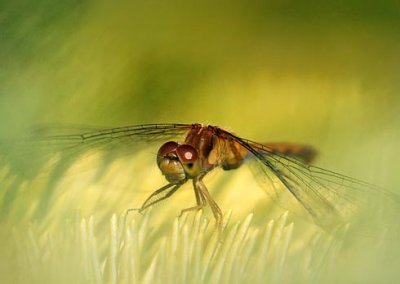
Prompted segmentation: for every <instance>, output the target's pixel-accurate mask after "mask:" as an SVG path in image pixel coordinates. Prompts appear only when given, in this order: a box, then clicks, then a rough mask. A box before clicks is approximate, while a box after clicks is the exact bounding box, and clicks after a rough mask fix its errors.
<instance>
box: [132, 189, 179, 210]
mask: <svg viewBox="0 0 400 284" xmlns="http://www.w3.org/2000/svg"><path fill="white" fill-rule="evenodd" d="M181 185H182V184H173V183H169V184H167V185H165V186H163V187H161V188H160V189H157V190H156V191H154V192H153V193H152V194H151V195H150V196H149V197H147V199H146V200H145V202H143V205H142V206H141V207H140V208H131V209H128V210H127V211H126V215H127V214H128V213H129V212H130V211H139V213H141V212H142V211H143V210H145V209H146V208H148V207H150V206H151V205H154V204H156V203H158V202H160V201H162V200H164V199H167V198H168V197H170V196H171V195H172V194H174V193H175V191H177V190H178V188H179V187H181ZM170 187H173V188H172V189H170V191H169V192H168V193H167V194H165V195H164V196H162V197H160V198H158V199H156V200H153V201H151V200H152V199H154V197H157V196H158V195H160V194H161V193H163V192H164V191H165V190H167V189H169V188H170Z"/></svg>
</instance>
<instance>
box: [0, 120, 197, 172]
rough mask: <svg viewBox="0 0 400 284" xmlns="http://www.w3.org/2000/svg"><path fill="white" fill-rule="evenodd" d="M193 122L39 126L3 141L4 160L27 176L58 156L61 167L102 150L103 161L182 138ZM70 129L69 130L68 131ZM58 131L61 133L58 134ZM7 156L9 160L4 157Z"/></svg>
mask: <svg viewBox="0 0 400 284" xmlns="http://www.w3.org/2000/svg"><path fill="white" fill-rule="evenodd" d="M191 127H192V124H146V125H134V126H127V127H117V128H103V129H94V128H91V129H88V128H85V129H82V130H79V129H78V128H76V127H74V128H73V131H75V132H72V133H71V134H65V131H66V130H65V128H62V129H58V130H54V129H46V128H44V129H41V130H40V131H35V132H34V133H33V135H31V136H29V137H28V138H24V139H19V140H16V141H12V142H10V141H8V142H3V143H2V144H1V145H0V146H1V148H2V150H3V151H2V152H3V155H2V158H3V160H8V161H9V162H10V164H11V166H14V168H19V169H21V170H22V171H24V173H28V172H29V174H28V175H29V176H35V175H36V174H37V171H39V170H40V169H41V166H42V165H43V164H45V163H47V162H48V160H49V159H51V158H52V157H54V155H55V154H57V155H58V156H61V158H59V159H58V160H57V161H56V163H57V164H60V160H62V164H63V165H64V168H67V167H68V165H70V164H72V163H73V162H74V161H75V160H76V159H77V158H78V157H79V158H81V157H82V156H84V155H91V154H92V153H96V152H97V153H98V152H99V151H101V152H102V154H103V156H104V160H105V162H110V160H112V159H115V158H116V157H119V156H121V155H126V154H128V153H134V152H136V151H137V150H139V149H140V148H141V147H143V146H149V144H151V143H152V142H159V141H167V140H168V139H171V140H172V139H181V138H182V136H183V135H184V134H185V133H186V132H187V131H188V130H189V129H190V128H191ZM69 131H71V129H70V130H69ZM57 132H58V133H60V134H57ZM7 158H8V159H7Z"/></svg>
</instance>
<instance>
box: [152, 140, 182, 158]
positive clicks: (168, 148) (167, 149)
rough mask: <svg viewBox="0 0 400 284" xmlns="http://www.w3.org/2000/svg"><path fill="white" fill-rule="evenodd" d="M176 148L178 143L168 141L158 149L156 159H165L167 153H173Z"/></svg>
mask: <svg viewBox="0 0 400 284" xmlns="http://www.w3.org/2000/svg"><path fill="white" fill-rule="evenodd" d="M178 146H179V145H178V143H176V142H174V141H169V142H167V143H165V144H163V145H162V146H161V147H160V149H159V150H158V154H157V155H158V157H165V156H166V155H168V154H169V153H171V152H174V151H175V150H176V148H178Z"/></svg>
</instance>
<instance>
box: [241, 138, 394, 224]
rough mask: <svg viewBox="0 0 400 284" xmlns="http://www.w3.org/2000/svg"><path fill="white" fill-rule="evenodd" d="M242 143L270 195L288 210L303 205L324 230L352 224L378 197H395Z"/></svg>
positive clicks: (368, 185) (273, 152)
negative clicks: (358, 214) (351, 220)
mask: <svg viewBox="0 0 400 284" xmlns="http://www.w3.org/2000/svg"><path fill="white" fill-rule="evenodd" d="M240 143H241V144H242V146H244V147H245V148H247V150H249V152H250V153H251V154H252V156H253V159H254V160H255V161H254V162H255V165H256V167H255V168H256V173H257V178H258V180H259V181H260V183H261V184H262V186H263V187H264V188H265V189H266V190H267V192H269V193H270V196H271V197H272V198H273V199H274V200H277V201H278V203H279V204H280V205H282V206H283V207H285V208H288V207H291V206H292V205H293V203H295V204H297V205H299V204H300V205H301V206H302V207H303V208H304V209H305V210H306V211H307V212H308V213H309V215H311V217H312V218H313V219H314V221H315V223H317V224H318V225H319V226H321V227H323V228H333V227H335V226H336V225H339V224H343V223H344V222H347V221H349V219H350V217H351V216H354V214H355V213H357V212H358V211H359V210H360V209H361V208H366V205H367V204H369V201H370V200H371V199H374V198H375V197H377V196H383V195H387V197H389V198H392V197H393V196H390V195H391V193H388V192H385V191H381V190H380V188H378V187H376V186H374V185H372V184H369V183H366V182H363V181H361V180H357V179H353V178H350V177H348V176H345V175H341V174H338V173H335V172H332V171H329V170H325V169H322V168H319V167H316V166H312V165H307V164H304V163H303V162H302V161H301V160H299V159H296V158H293V157H290V156H285V155H283V154H281V153H279V152H276V151H270V150H269V149H268V148H267V147H264V146H263V145H261V144H258V143H254V142H250V141H247V140H241V142H240ZM288 209H290V208H288Z"/></svg>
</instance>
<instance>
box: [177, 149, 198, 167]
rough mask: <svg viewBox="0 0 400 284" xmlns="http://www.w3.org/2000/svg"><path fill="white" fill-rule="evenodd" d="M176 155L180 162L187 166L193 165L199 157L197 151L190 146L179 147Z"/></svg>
mask: <svg viewBox="0 0 400 284" xmlns="http://www.w3.org/2000/svg"><path fill="white" fill-rule="evenodd" d="M176 153H177V154H178V157H179V160H180V161H181V162H182V163H185V164H189V163H193V162H195V161H196V160H197V159H198V157H199V155H198V153H197V151H196V149H195V148H193V147H192V146H190V145H179V146H178V148H177V149H176Z"/></svg>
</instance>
